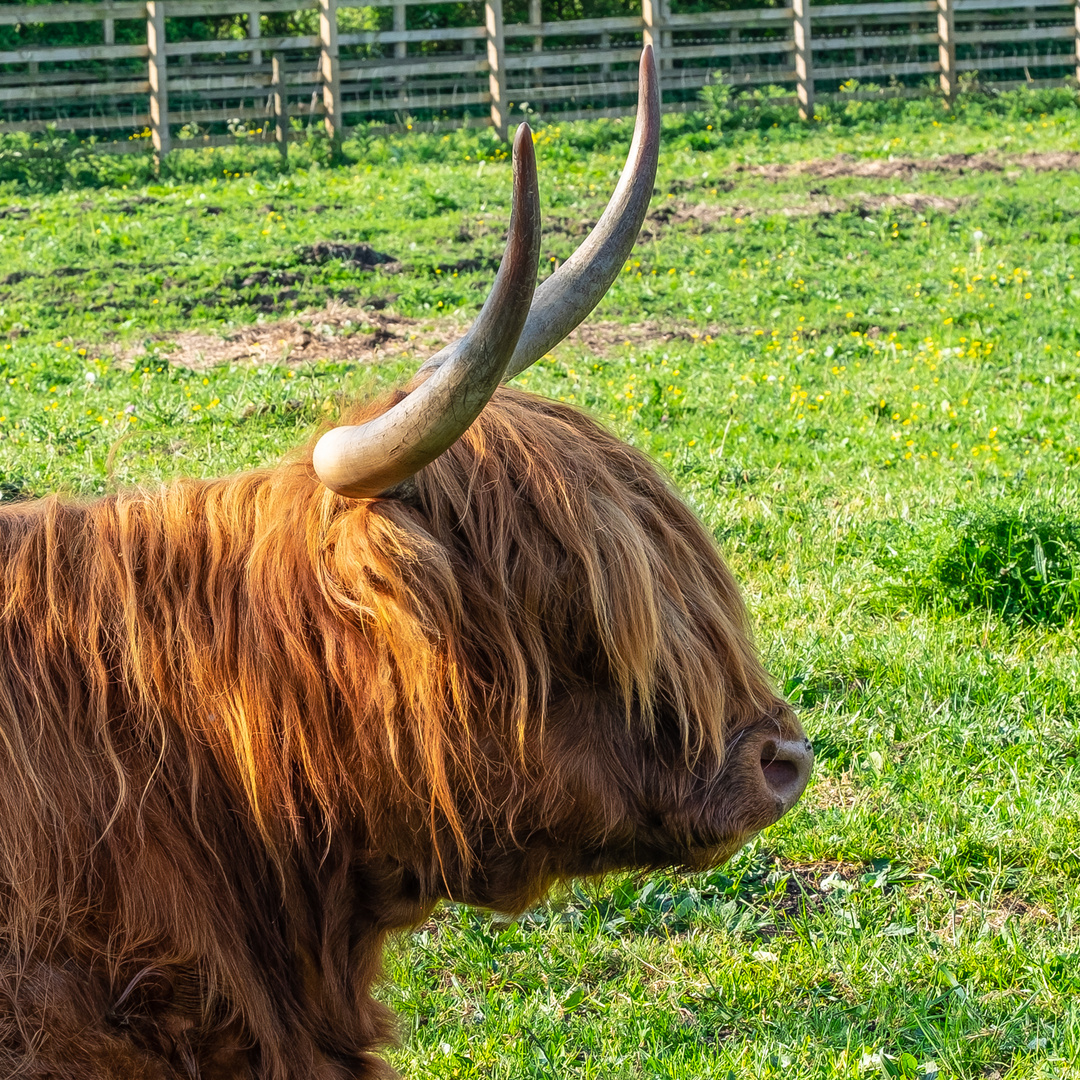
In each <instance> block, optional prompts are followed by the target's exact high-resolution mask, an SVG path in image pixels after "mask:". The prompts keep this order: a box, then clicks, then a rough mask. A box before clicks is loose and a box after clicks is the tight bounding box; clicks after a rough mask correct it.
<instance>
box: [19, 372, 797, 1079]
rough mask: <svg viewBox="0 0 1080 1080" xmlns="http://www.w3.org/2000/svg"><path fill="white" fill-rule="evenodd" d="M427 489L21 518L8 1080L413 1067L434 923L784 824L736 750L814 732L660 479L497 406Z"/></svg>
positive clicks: (565, 428) (544, 419) (704, 850)
mask: <svg viewBox="0 0 1080 1080" xmlns="http://www.w3.org/2000/svg"><path fill="white" fill-rule="evenodd" d="M385 404H386V403H383V404H382V405H381V406H378V407H371V408H369V409H368V410H367V415H371V414H374V413H375V412H377V411H378V410H379V408H384V407H385ZM359 419H361V417H359V416H358V417H354V418H353V420H354V422H355V421H356V420H359ZM415 484H416V488H415V493H414V495H412V496H411V497H410V498H409V499H408V500H401V499H380V500H370V501H353V500H347V499H343V498H341V497H339V496H337V495H334V494H332V493H330V492H328V491H327V490H326V489H325V488H323V487H321V486H320V485H319V484H318V482H317V481H316V480H315V478H314V476H313V474H312V470H311V467H310V449H309V451H308V452H307V453H306V454H301V455H299V456H298V458H297V459H296V460H294V461H292V462H290V463H287V464H285V465H283V466H282V467H280V468H277V469H273V470H268V471H263V472H255V473H248V474H245V475H241V476H237V477H233V478H231V479H226V480H216V481H206V482H202V481H182V482H179V483H175V484H173V485H171V486H169V487H167V488H164V489H160V490H154V491H132V492H127V493H124V494H121V495H118V496H114V497H109V498H105V499H102V500H100V501H97V502H94V503H89V504H82V503H71V502H65V501H62V500H60V499H56V498H50V499H47V500H44V501H42V502H40V503H36V504H32V505H26V506H16V507H12V508H7V509H5V510H3V511H0V799H2V810H0V1075H2V1076H3V1077H5V1078H7V1077H24V1078H33V1080H44V1078H49V1080H61V1078H62V1080H136V1078H139V1080H144V1078H145V1080H177V1078H191V1077H197V1078H200V1080H226V1078H228V1080H234V1078H235V1080H240V1078H244V1080H248V1078H250V1080H254V1078H259V1080H301V1078H302V1080H316V1078H318V1080H331V1078H334V1080H338V1078H342V1080H343V1078H346V1077H351V1078H361V1077H362V1078H372V1077H378V1076H387V1075H391V1073H390V1070H389V1069H388V1067H387V1066H386V1065H385V1064H383V1063H382V1062H381V1061H380V1060H379V1059H378V1058H377V1057H375V1056H373V1051H375V1050H377V1049H378V1047H379V1046H380V1045H383V1044H385V1043H386V1042H387V1041H388V1040H389V1039H390V1038H391V1036H392V1026H391V1018H390V1016H389V1015H388V1013H387V1012H386V1010H385V1009H384V1008H383V1007H382V1006H380V1005H378V1004H376V1003H375V1002H374V1001H373V1000H372V998H371V996H370V993H369V991H370V988H371V985H372V982H373V981H374V980H375V979H376V977H377V976H378V970H379V964H380V957H381V951H382V946H383V942H384V939H385V937H386V935H387V934H388V933H389V932H390V931H392V930H395V929H398V928H401V927H406V926H410V925H413V924H415V923H417V922H418V921H420V920H422V919H423V918H425V917H426V915H427V913H428V912H429V911H430V910H431V908H432V906H433V905H434V904H435V903H436V902H437V901H438V899H439V898H440V897H453V898H456V899H459V900H464V901H470V902H476V903H482V904H487V905H491V906H494V907H496V908H501V909H506V910H515V909H520V908H522V907H523V906H525V905H527V904H529V903H530V902H532V901H534V900H535V899H536V898H537V897H538V896H539V895H540V894H542V892H543V891H544V890H545V889H546V888H547V887H548V886H549V885H550V884H551V882H552V881H553V880H555V879H557V878H560V877H566V876H570V875H575V874H582V873H592V872H597V871H602V870H605V869H609V868H612V867H616V866H630V865H661V864H672V863H705V862H710V861H716V860H718V859H721V858H723V857H726V855H728V854H730V852H731V851H732V850H734V848H735V847H737V846H738V844H739V843H741V842H742V841H743V840H744V839H745V837H746V836H747V835H749V834H750V833H752V832H753V831H755V830H757V829H758V828H760V827H761V826H762V825H763V824H766V823H768V822H769V821H771V820H772V819H773V818H774V817H775V816H776V813H775V807H774V806H766V805H758V804H757V803H756V802H755V801H754V799H755V797H756V796H754V795H753V794H752V792H751V790H750V788H749V787H748V786H746V785H745V784H743V783H742V782H741V780H740V777H741V775H742V774H741V773H740V772H739V768H742V767H743V766H739V767H738V768H736V767H735V765H733V764H732V762H733V761H734V758H732V762H728V763H726V764H725V747H728V746H730V745H731V743H732V741H733V740H738V739H739V738H740V737H741V736H742V735H743V734H745V733H746V732H747V731H749V730H751V729H755V728H756V727H759V726H760V725H762V724H768V725H772V726H774V727H776V728H780V727H789V726H790V721H789V719H788V716H787V713H786V711H785V707H784V705H783V703H782V702H781V701H779V700H778V699H777V698H776V697H775V696H774V694H773V692H772V691H771V689H770V687H769V684H768V681H767V679H766V677H765V675H764V673H763V671H762V670H761V668H760V666H759V663H758V661H757V659H756V657H755V655H754V652H753V650H752V648H751V645H750V643H749V639H748V634H747V630H746V625H745V621H744V614H743V608H742V604H741V602H740V600H739V596H738V592H737V590H736V587H735V585H734V583H733V581H732V579H731V577H730V575H729V573H728V571H727V570H726V568H725V567H724V565H723V564H722V562H721V560H720V558H719V556H718V555H717V553H716V551H715V549H714V546H713V544H712V543H711V541H710V539H709V538H708V537H707V535H706V534H705V533H704V531H703V530H702V528H701V527H700V526H699V525H698V523H697V522H696V521H695V520H694V518H693V516H692V515H691V514H690V512H689V511H688V510H687V509H686V507H685V506H684V505H683V504H682V503H681V502H680V501H679V499H678V498H677V497H676V496H675V495H674V494H673V493H672V491H671V490H670V489H669V488H668V486H667V485H666V484H665V482H664V481H663V480H662V479H661V478H660V476H659V475H658V474H657V472H656V470H655V469H654V468H653V466H652V465H651V464H650V463H649V462H648V461H647V460H646V459H645V458H644V457H643V456H642V455H640V454H638V453H636V452H635V451H633V450H631V449H630V448H628V447H627V446H625V445H623V444H622V443H620V442H619V441H618V440H616V439H614V438H613V437H612V436H610V435H609V434H607V433H606V432H604V431H603V430H601V429H600V428H599V427H597V426H596V425H595V424H594V423H593V422H592V421H590V420H589V419H587V418H586V417H584V416H583V415H581V414H580V413H578V412H576V411H574V410H573V409H570V408H568V407H564V406H561V405H558V404H554V403H552V402H549V401H543V400H539V399H537V398H534V397H530V396H528V395H525V394H522V393H519V392H515V391H512V390H505V389H504V390H501V391H499V392H498V393H497V394H496V396H495V398H494V399H493V401H492V402H491V404H490V405H489V406H488V407H487V409H486V410H485V411H484V412H483V414H482V415H481V417H480V419H479V420H478V421H477V422H476V424H474V426H473V428H472V429H471V430H470V431H469V432H468V434H467V435H466V436H465V437H464V438H463V439H462V440H460V442H459V443H458V444H457V445H455V446H454V447H452V448H451V449H450V450H449V451H448V452H447V453H446V454H444V455H443V456H442V457H441V458H440V459H439V460H438V461H436V462H435V463H434V464H433V465H431V466H429V467H428V468H426V469H425V470H423V472H422V473H420V474H419V475H418V476H417V477H416V480H415Z"/></svg>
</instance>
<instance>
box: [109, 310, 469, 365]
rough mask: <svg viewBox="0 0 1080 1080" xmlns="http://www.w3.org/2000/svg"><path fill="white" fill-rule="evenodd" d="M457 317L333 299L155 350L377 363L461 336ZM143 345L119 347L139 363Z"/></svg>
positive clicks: (214, 360)
mask: <svg viewBox="0 0 1080 1080" xmlns="http://www.w3.org/2000/svg"><path fill="white" fill-rule="evenodd" d="M463 329H464V327H463V326H462V325H461V324H460V323H459V322H458V321H456V320H450V319H442V320H434V319H430V320H426V319H407V318H405V317H403V316H400V315H394V314H391V313H388V312H383V311H373V310H371V309H370V308H355V307H348V306H346V305H344V304H337V303H330V304H328V305H327V306H326V307H325V308H323V309H321V310H319V311H305V312H302V313H300V314H299V315H296V316H295V317H293V318H291V319H282V320H279V321H276V322H266V323H258V324H256V325H254V326H244V327H241V328H239V329H237V330H234V331H233V332H232V333H229V334H226V335H224V336H223V335H220V334H214V333H208V332H204V331H197V330H185V331H182V332H180V333H177V334H162V335H158V336H155V337H154V338H153V339H151V346H152V347H153V349H154V351H155V352H156V353H159V354H164V355H165V356H167V357H168V358H169V362H170V363H172V364H179V365H181V366H183V367H188V368H192V369H194V370H203V369H205V368H210V367H214V366H215V365H217V364H236V363H247V364H267V363H271V364H289V365H297V364H305V363H311V362H313V361H319V360H352V361H358V362H360V363H376V362H378V361H380V360H385V359H388V358H390V357H394V356H400V355H402V354H404V353H415V354H416V355H417V356H427V355H430V354H431V353H433V352H437V351H438V350H439V349H441V348H442V347H443V346H444V345H446V344H447V343H448V342H450V341H453V340H454V338H456V337H457V336H459V335H460V334H461V332H462V330H463ZM147 352H148V350H147V347H146V346H145V345H139V346H136V347H134V348H130V349H123V350H120V351H119V352H117V353H116V357H117V359H118V360H120V361H121V362H126V363H136V362H137V361H139V360H140V358H142V357H143V356H145V355H147Z"/></svg>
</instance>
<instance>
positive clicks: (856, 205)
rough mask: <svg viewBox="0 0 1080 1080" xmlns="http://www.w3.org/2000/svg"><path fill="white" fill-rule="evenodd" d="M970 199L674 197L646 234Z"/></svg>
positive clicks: (949, 209)
mask: <svg viewBox="0 0 1080 1080" xmlns="http://www.w3.org/2000/svg"><path fill="white" fill-rule="evenodd" d="M969 201H970V199H968V198H964V197H960V198H948V197H946V196H943V195H924V194H922V193H920V192H914V191H911V192H901V193H900V194H894V195H874V194H870V193H868V192H858V193H856V194H854V195H849V196H846V197H844V198H836V197H831V196H828V195H824V194H822V195H814V196H811V197H810V198H809V199H804V200H801V201H799V202H797V203H793V204H792V205H790V206H779V207H768V206H752V205H750V204H737V205H734V206H730V205H729V206H711V205H709V204H707V203H705V204H701V203H691V202H688V201H687V200H685V199H677V198H671V199H668V200H667V201H666V202H664V203H663V204H662V205H661V206H658V207H657V208H656V209H655V210H653V211H652V213H651V214H649V217H648V219H647V220H646V222H645V225H644V227H643V230H642V231H643V232H644V233H645V234H646V235H654V236H655V235H656V234H657V233H658V232H659V231H660V230H661V229H662V228H666V227H669V226H672V225H689V226H690V227H691V231H692V232H698V233H701V232H709V231H711V230H712V229H714V228H716V227H717V226H718V225H721V224H722V223H724V222H727V223H728V224H729V225H731V224H734V223H735V219H736V218H738V219H739V220H744V219H746V218H750V217H762V216H765V217H768V216H771V215H773V214H781V215H783V216H784V217H825V218H829V217H833V216H835V215H836V214H845V213H854V214H858V215H859V216H860V217H870V216H871V215H873V214H877V213H880V212H881V211H883V210H910V211H911V212H913V213H916V214H925V213H926V212H927V211H930V210H934V211H938V212H943V213H954V212H955V211H956V210H958V209H959V208H960V207H961V206H963V205H965V204H966V203H967V202H969Z"/></svg>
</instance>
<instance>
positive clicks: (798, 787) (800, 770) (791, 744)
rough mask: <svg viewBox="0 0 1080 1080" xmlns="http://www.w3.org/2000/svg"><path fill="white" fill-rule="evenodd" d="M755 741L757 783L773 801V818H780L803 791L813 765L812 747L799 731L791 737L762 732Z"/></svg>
mask: <svg viewBox="0 0 1080 1080" xmlns="http://www.w3.org/2000/svg"><path fill="white" fill-rule="evenodd" d="M759 741H760V749H759V751H758V761H759V764H760V769H761V782H762V784H763V785H764V788H765V791H766V792H767V793H768V795H769V796H770V797H771V798H773V799H774V800H775V801H776V807H777V810H778V811H779V813H778V814H777V817H780V816H782V815H783V814H786V813H787V812H788V811H789V810H790V809H791V808H792V807H793V806H794V805H795V804H796V803H797V802H798V801H799V798H800V797H801V796H802V793H803V792H804V791H805V790H806V785H807V782H808V781H809V780H810V773H811V771H812V770H813V768H814V748H813V747H812V746H811V745H810V740H809V739H808V738H806V736H805V735H802V734H801V733H800V735H799V736H798V737H796V738H792V739H778V738H777V737H776V736H775V735H764V736H761V737H760V740H759Z"/></svg>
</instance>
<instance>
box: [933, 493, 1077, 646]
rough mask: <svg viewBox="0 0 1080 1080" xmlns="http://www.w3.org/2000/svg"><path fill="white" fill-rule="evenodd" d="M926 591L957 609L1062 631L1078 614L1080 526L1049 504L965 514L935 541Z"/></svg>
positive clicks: (998, 508)
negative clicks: (1057, 627)
mask: <svg viewBox="0 0 1080 1080" xmlns="http://www.w3.org/2000/svg"><path fill="white" fill-rule="evenodd" d="M923 590H925V591H929V592H932V593H934V594H938V595H940V596H942V597H943V598H945V599H946V600H948V601H950V602H951V603H952V604H953V605H954V606H955V607H956V608H958V609H959V610H964V611H970V610H977V609H985V610H987V611H992V612H995V613H997V614H998V615H1000V616H1001V617H1002V618H1004V619H1007V620H1009V621H1011V622H1017V623H1024V624H1028V625H1044V626H1045V625H1049V626H1059V625H1061V624H1062V623H1064V622H1066V621H1067V620H1069V619H1071V618H1074V617H1076V616H1077V615H1080V522H1077V521H1075V520H1072V519H1070V518H1067V517H1065V516H1064V515H1063V514H1061V513H1060V512H1057V511H1054V510H1051V509H1049V508H1045V507H1041V508H1040V507H1017V506H1015V505H1014V506H1011V507H1010V506H1004V505H999V506H989V507H979V508H976V509H973V510H968V511H962V512H960V513H958V514H956V515H955V516H954V518H953V519H952V520H951V521H950V522H949V527H948V528H947V529H946V530H945V532H944V533H943V535H942V538H941V539H940V540H939V541H938V544H937V546H936V550H935V551H934V553H933V555H932V557H931V558H930V561H929V564H928V566H927V568H926V575H925V579H924V582H923ZM923 590H920V591H923Z"/></svg>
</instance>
